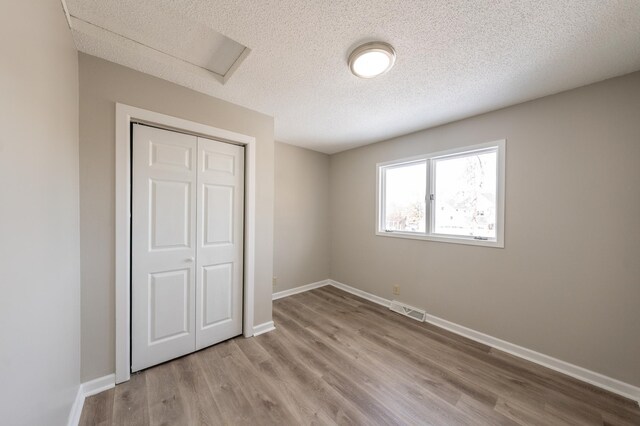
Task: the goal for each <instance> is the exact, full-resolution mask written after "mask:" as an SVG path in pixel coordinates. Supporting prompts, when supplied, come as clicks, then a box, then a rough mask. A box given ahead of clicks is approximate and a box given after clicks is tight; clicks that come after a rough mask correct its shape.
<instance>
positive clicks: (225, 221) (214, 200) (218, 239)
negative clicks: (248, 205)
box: [202, 185, 235, 246]
mask: <svg viewBox="0 0 640 426" xmlns="http://www.w3.org/2000/svg"><path fill="white" fill-rule="evenodd" d="M202 188H203V193H204V197H203V199H204V201H203V204H204V205H203V208H204V211H203V215H204V220H203V225H204V229H203V233H204V240H203V244H204V245H205V246H209V245H212V244H232V243H233V221H234V218H235V216H234V211H233V210H234V208H233V207H234V205H233V196H234V192H235V188H234V187H233V186H222V185H202Z"/></svg>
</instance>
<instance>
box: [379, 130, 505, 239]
mask: <svg viewBox="0 0 640 426" xmlns="http://www.w3.org/2000/svg"><path fill="white" fill-rule="evenodd" d="M492 149H495V150H496V152H497V161H496V185H497V194H496V198H497V199H496V238H493V239H491V238H490V239H486V240H485V239H477V238H476V237H467V236H460V235H444V234H434V233H433V228H434V219H435V218H434V215H433V212H432V210H433V206H434V201H433V200H431V199H430V198H431V197H430V194H433V193H434V190H435V187H434V186H435V178H434V173H435V170H434V169H435V168H434V167H432V163H433V160H440V159H444V158H455V157H461V156H464V155H468V154H469V153H471V152H481V151H489V150H492ZM506 154H507V151H506V139H500V140H497V141H492V142H486V143H481V144H477V145H471V146H464V147H459V148H453V149H448V150H446V151H438V152H432V153H428V154H424V155H416V156H413V157H408V158H401V159H398V160H392V161H385V162H382V163H377V164H376V222H375V234H376V235H378V236H382V237H391V238H409V239H414V240H427V241H439V242H444V243H455V244H467V245H473V246H484V247H494V248H504V228H505V218H504V216H505V215H504V204H505V158H506ZM420 162H425V163H426V165H427V173H426V175H427V187H426V188H427V197H426V206H425V215H426V217H425V222H426V223H425V227H426V230H425V233H421V232H409V231H387V230H385V224H384V220H385V217H386V215H385V212H384V209H385V204H386V203H385V191H384V188H385V186H386V185H385V182H384V180H385V173H384V171H385V170H386V169H390V168H393V167H396V166H401V165H406V164H410V163H420Z"/></svg>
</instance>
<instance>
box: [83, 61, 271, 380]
mask: <svg viewBox="0 0 640 426" xmlns="http://www.w3.org/2000/svg"><path fill="white" fill-rule="evenodd" d="M79 59H80V182H81V185H80V232H81V248H82V259H81V261H82V272H81V274H82V380H83V381H87V380H90V379H94V378H96V377H101V376H104V375H107V374H110V373H113V372H114V371H115V357H114V353H115V282H114V268H115V263H114V255H115V248H114V226H115V216H114V208H115V205H114V203H115V198H114V197H115V189H114V187H115V104H116V102H121V103H124V104H128V105H132V106H136V107H140V108H144V109H147V110H151V111H155V112H160V113H163V114H167V115H171V116H174V117H179V118H183V119H187V120H191V121H195V122H199V123H203V124H207V125H211V126H214V127H219V128H223V129H227V130H231V131H234V132H238V133H243V134H246V135H250V136H254V137H255V138H256V140H257V172H256V173H257V183H258V186H257V188H256V197H257V200H256V203H257V206H256V233H257V238H256V271H255V278H256V283H255V318H254V323H255V324H261V323H264V322H267V321H271V277H272V275H273V173H274V171H273V161H274V160H273V155H274V154H273V150H274V147H273V145H274V142H273V118H271V117H268V116H266V115H263V114H259V113H257V112H254V111H251V110H248V109H246V108H242V107H239V106H236V105H233V104H230V103H228V102H224V101H222V100H219V99H215V98H212V97H210V96H207V95H204V94H201V93H197V92H194V91H191V90H189V89H185V88H184V87H181V86H178V85H175V84H173V83H169V82H167V81H164V80H161V79H158V78H155V77H151V76H149V75H147V74H143V73H140V72H137V71H134V70H132V69H129V68H126V67H123V66H120V65H116V64H114V63H111V62H108V61H104V60H102V59H98V58H95V57H93V56H89V55H85V54H80V55H79Z"/></svg>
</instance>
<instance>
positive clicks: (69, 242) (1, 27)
mask: <svg viewBox="0 0 640 426" xmlns="http://www.w3.org/2000/svg"><path fill="white" fill-rule="evenodd" d="M0 57H2V66H0V93H1V94H2V95H1V96H0V128H1V129H2V136H0V271H2V274H1V278H0V291H1V292H2V296H1V297H0V377H1V378H2V385H1V386H0V413H1V414H0V423H2V424H5V425H30V426H31V425H63V424H66V423H67V418H68V416H69V412H70V410H71V406H72V403H73V401H74V399H75V396H76V392H77V390H78V387H79V385H80V272H79V271H80V253H79V232H78V229H79V228H78V227H79V224H78V221H79V219H78V216H79V209H78V56H77V53H76V50H75V46H74V44H73V41H72V39H71V33H70V31H69V28H68V26H67V23H66V20H65V17H64V14H63V12H62V8H61V6H60V2H59V1H56V0H47V1H17V2H4V3H3V4H2V13H1V14H0Z"/></svg>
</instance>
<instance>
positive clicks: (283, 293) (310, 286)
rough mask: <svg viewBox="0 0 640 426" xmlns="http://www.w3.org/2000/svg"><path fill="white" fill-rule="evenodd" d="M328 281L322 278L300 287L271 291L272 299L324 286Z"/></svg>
mask: <svg viewBox="0 0 640 426" xmlns="http://www.w3.org/2000/svg"><path fill="white" fill-rule="evenodd" d="M329 281H330V280H322V281H318V282H315V283H311V284H307V285H303V286H300V287H295V288H290V289H289V290H283V291H279V292H277V293H273V296H272V300H277V299H282V298H283V297H287V296H291V295H294V294H298V293H302V292H305V291H309V290H313V289H314V288H319V287H324V286H325V285H329Z"/></svg>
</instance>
